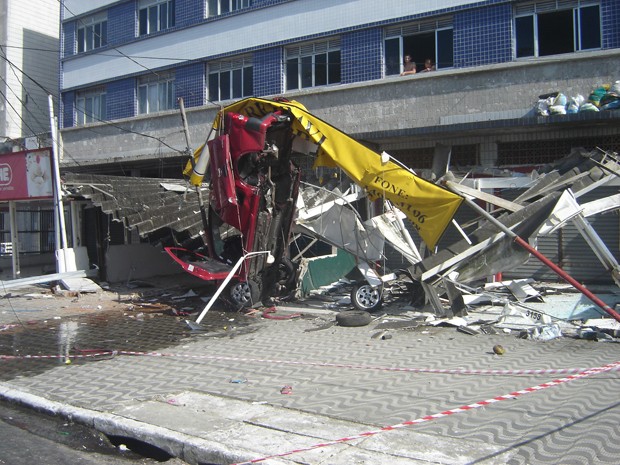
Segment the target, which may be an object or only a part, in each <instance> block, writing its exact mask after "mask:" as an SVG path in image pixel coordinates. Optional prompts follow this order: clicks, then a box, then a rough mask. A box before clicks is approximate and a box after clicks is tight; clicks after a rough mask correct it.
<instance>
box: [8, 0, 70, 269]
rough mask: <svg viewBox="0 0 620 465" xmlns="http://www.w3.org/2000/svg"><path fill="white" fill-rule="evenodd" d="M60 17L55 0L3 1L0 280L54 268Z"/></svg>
mask: <svg viewBox="0 0 620 465" xmlns="http://www.w3.org/2000/svg"><path fill="white" fill-rule="evenodd" d="M59 18H60V10H59V8H58V1H57V0H28V1H27V2H24V1H21V0H0V171H1V174H0V280H2V279H6V278H10V277H17V276H19V275H20V268H21V269H24V270H26V269H28V268H31V269H33V270H35V271H33V272H32V273H33V274H43V273H45V272H49V271H50V270H54V262H53V252H54V210H53V205H54V204H53V202H52V200H51V191H50V190H48V189H47V187H50V189H51V176H52V173H51V170H50V158H49V152H50V150H49V146H50V113H49V100H48V96H49V95H52V96H53V103H54V107H55V113H56V114H58V113H57V111H58V75H59V74H58V66H59V62H58V56H59V55H58V53H59V41H58V37H59V30H60V28H59ZM43 147H47V148H48V149H46V150H43V151H41V150H39V149H41V148H43ZM26 151H27V152H26ZM28 162H29V163H28ZM26 166H27V167H30V168H32V170H31V173H32V175H33V177H32V178H30V179H29V180H27V178H26V176H25V175H24V172H25V171H26ZM20 167H22V168H23V169H19V168H20ZM35 179H36V184H35V182H34V181H35ZM30 181H33V182H32V183H31V182H30ZM43 187H45V189H43ZM18 232H19V241H18V240H17V236H18ZM12 233H13V234H12ZM18 258H19V261H18V260H17V259H18Z"/></svg>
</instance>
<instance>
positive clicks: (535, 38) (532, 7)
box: [513, 0, 603, 60]
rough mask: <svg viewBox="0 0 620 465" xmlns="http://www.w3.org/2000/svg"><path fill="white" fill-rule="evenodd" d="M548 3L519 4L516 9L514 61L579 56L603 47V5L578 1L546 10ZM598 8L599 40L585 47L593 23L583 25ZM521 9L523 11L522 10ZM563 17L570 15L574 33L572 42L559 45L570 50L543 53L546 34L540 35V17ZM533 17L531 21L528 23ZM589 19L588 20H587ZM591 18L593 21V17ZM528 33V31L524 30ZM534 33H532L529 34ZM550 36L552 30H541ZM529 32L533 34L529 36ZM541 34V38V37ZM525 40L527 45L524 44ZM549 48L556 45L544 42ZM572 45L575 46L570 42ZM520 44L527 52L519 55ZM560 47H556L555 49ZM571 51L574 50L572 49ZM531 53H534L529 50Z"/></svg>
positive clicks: (566, 41) (593, 39)
mask: <svg viewBox="0 0 620 465" xmlns="http://www.w3.org/2000/svg"><path fill="white" fill-rule="evenodd" d="M547 3H548V2H545V3H544V4H543V3H541V2H535V3H529V4H526V5H521V6H520V5H517V6H516V7H515V12H514V15H513V16H514V17H513V30H514V52H513V53H514V58H515V59H516V60H520V59H528V58H540V57H546V56H554V55H565V54H568V53H577V52H582V51H591V50H600V49H601V48H602V44H603V28H602V16H601V4H600V2H597V1H591V0H586V1H581V0H575V1H574V2H569V3H572V5H571V4H568V5H565V6H562V7H561V8H560V7H558V5H557V3H556V4H555V8H554V9H551V8H548V7H547V8H545V6H547ZM594 8H596V9H597V14H598V24H597V26H598V38H596V37H591V41H593V43H594V45H584V38H585V39H587V38H588V37H589V36H591V34H589V32H590V31H591V27H589V26H591V25H592V22H591V21H590V22H589V23H588V24H582V23H583V21H584V16H585V14H586V13H587V12H588V11H591V10H590V9H594ZM519 10H521V11H519ZM561 14H565V15H570V17H571V20H572V23H571V27H572V34H570V36H571V37H570V39H566V40H565V41H563V42H561V43H559V44H560V45H562V46H566V47H567V51H561V50H560V51H552V52H549V53H544V52H543V53H542V54H541V49H542V50H544V48H543V45H541V39H544V37H545V35H544V34H541V30H540V28H541V27H542V26H541V19H542V18H541V16H542V17H545V16H546V17H547V18H546V19H551V20H552V19H553V18H551V15H557V16H558V19H561V18H560V15H561ZM528 18H530V21H528V22H526V21H525V20H527V19H528ZM586 19H587V18H586ZM590 19H591V18H590ZM526 27H527V28H528V30H525V28H526ZM530 30H531V31H530ZM542 32H543V33H544V32H547V33H549V31H542ZM530 33H531V34H532V35H530ZM541 35H542V37H541ZM524 41H526V42H524ZM545 42H547V45H544V47H547V46H550V45H553V44H549V41H547V40H545ZM571 42H572V43H571ZM520 43H521V44H522V45H523V46H522V47H521V48H522V49H523V50H525V51H523V52H520ZM558 46H559V45H558V44H556V47H558ZM569 48H571V50H569ZM530 50H531V51H530Z"/></svg>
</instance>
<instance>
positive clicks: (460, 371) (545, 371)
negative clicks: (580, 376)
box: [0, 349, 620, 376]
mask: <svg viewBox="0 0 620 465" xmlns="http://www.w3.org/2000/svg"><path fill="white" fill-rule="evenodd" d="M91 350H92V349H91ZM119 355H126V356H142V357H173V358H186V359H194V360H216V361H217V360H221V361H233V362H244V363H265V364H273V365H301V366H314V367H327V368H347V369H356V370H374V371H395V372H403V373H432V374H449V375H490V376H508V375H558V374H561V375H565V374H571V373H579V372H583V371H585V370H588V369H587V368H540V369H537V368H534V369H520V370H472V369H465V368H416V367H384V366H375V365H352V364H344V363H332V362H312V361H296V360H278V359H268V358H247V357H229V356H220V355H194V354H175V353H167V352H139V351H131V350H109V351H106V350H103V351H100V352H94V351H93V353H89V354H69V355H0V360H3V359H4V360H15V359H27V360H32V359H54V358H92V357H102V356H119ZM618 370H620V366H618V367H615V368H611V369H610V370H608V371H618Z"/></svg>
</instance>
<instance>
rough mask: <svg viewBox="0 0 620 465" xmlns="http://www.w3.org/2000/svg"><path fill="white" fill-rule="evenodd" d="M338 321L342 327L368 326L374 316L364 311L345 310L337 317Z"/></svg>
mask: <svg viewBox="0 0 620 465" xmlns="http://www.w3.org/2000/svg"><path fill="white" fill-rule="evenodd" d="M336 321H337V322H338V324H339V325H340V326H349V327H353V326H366V325H367V324H369V323H370V322H371V321H372V316H371V315H370V313H368V312H365V311H363V310H344V311H342V312H340V313H338V314H337V315H336Z"/></svg>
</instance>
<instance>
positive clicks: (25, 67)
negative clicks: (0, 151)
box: [0, 0, 60, 138]
mask: <svg viewBox="0 0 620 465" xmlns="http://www.w3.org/2000/svg"><path fill="white" fill-rule="evenodd" d="M5 2H6V13H7V14H6V41H5V44H6V47H3V50H2V54H3V56H6V58H7V60H4V61H6V67H5V75H4V78H5V79H6V88H5V89H6V91H5V96H6V103H5V105H6V106H5V110H6V125H5V127H4V128H2V134H0V135H2V136H6V137H10V138H20V137H27V136H32V135H35V134H37V135H38V134H41V133H45V132H48V131H49V116H48V114H49V113H48V110H47V108H48V104H47V92H51V93H52V94H53V95H54V96H55V97H56V100H57V97H58V31H59V20H60V5H59V3H58V0H28V1H23V0H5ZM33 80H34V81H36V83H35V82H33ZM41 87H43V88H44V89H46V91H47V92H46V91H44V90H43V89H41Z"/></svg>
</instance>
